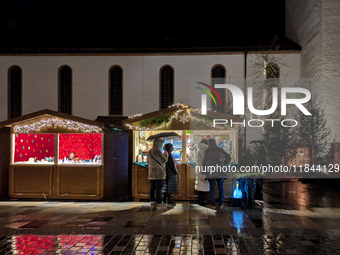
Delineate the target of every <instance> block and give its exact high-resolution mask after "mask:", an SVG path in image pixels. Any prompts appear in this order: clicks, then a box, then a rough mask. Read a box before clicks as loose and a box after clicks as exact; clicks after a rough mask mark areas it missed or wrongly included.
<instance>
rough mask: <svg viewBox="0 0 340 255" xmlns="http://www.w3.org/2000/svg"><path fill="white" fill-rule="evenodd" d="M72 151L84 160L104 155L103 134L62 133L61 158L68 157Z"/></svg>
mask: <svg viewBox="0 0 340 255" xmlns="http://www.w3.org/2000/svg"><path fill="white" fill-rule="evenodd" d="M70 152H74V154H75V157H76V158H79V159H82V160H90V159H93V158H95V156H97V155H102V134H60V135H59V159H63V158H68V157H69V155H70Z"/></svg>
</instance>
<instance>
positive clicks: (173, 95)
mask: <svg viewBox="0 0 340 255" xmlns="http://www.w3.org/2000/svg"><path fill="white" fill-rule="evenodd" d="M167 67H169V68H171V70H172V103H171V104H170V105H172V104H174V102H175V69H174V68H173V67H172V66H171V65H169V64H166V65H163V66H162V67H161V68H160V69H159V109H160V110H162V109H166V108H162V71H163V69H164V68H167ZM170 105H169V106H170Z"/></svg>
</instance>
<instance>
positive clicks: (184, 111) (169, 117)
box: [122, 104, 244, 130]
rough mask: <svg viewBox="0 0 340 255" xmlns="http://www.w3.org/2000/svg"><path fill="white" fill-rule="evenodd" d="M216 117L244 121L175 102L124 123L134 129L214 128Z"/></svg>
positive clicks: (229, 121) (134, 116) (126, 120)
mask: <svg viewBox="0 0 340 255" xmlns="http://www.w3.org/2000/svg"><path fill="white" fill-rule="evenodd" d="M214 119H220V120H226V122H227V123H228V124H230V123H231V122H233V123H240V122H243V121H244V119H243V118H241V117H238V116H233V115H228V114H224V113H220V112H215V111H212V110H208V111H207V114H206V115H202V114H200V109H199V108H195V107H191V106H189V105H185V104H174V105H172V106H170V107H169V108H166V109H161V110H158V111H154V112H150V113H146V114H136V115H133V116H129V118H128V119H125V120H123V121H122V122H123V125H125V126H128V127H129V128H130V129H134V130H155V129H158V130H163V129H171V130H190V129H205V128H209V129H210V128H213V127H212V124H213V120H214ZM237 126H238V125H237V124H235V125H234V127H237ZM221 128H225V126H221Z"/></svg>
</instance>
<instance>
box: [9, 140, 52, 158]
mask: <svg viewBox="0 0 340 255" xmlns="http://www.w3.org/2000/svg"><path fill="white" fill-rule="evenodd" d="M14 143H15V146H14V150H15V151H14V163H16V162H22V161H28V160H29V158H35V157H36V158H37V160H41V159H45V157H47V158H50V157H51V158H52V157H54V134H16V135H15V139H14Z"/></svg>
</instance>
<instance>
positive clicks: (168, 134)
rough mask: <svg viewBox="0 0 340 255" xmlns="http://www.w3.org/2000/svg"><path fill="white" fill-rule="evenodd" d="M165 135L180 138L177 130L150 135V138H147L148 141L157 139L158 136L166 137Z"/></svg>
mask: <svg viewBox="0 0 340 255" xmlns="http://www.w3.org/2000/svg"><path fill="white" fill-rule="evenodd" d="M164 137H167V138H178V137H179V135H178V134H176V133H175V132H163V133H159V134H157V135H150V136H149V137H148V139H146V140H147V141H152V140H155V139H157V138H164Z"/></svg>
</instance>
